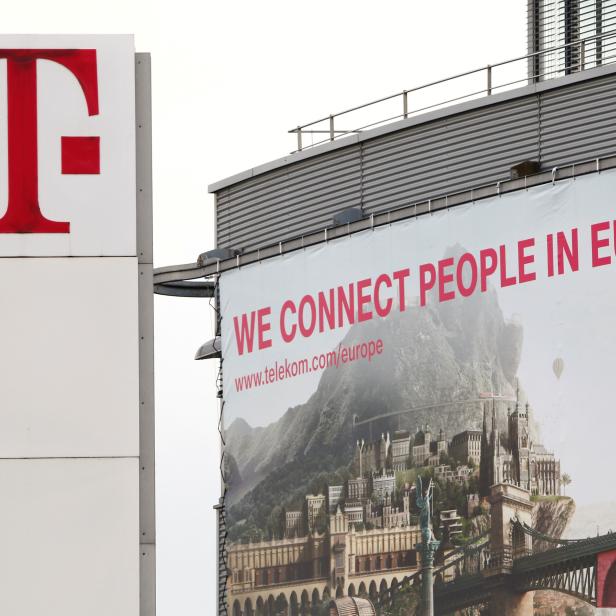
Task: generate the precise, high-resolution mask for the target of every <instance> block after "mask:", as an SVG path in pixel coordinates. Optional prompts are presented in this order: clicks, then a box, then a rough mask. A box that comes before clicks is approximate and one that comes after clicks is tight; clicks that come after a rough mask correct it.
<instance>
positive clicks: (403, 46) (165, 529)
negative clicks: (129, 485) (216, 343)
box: [2, 0, 526, 616]
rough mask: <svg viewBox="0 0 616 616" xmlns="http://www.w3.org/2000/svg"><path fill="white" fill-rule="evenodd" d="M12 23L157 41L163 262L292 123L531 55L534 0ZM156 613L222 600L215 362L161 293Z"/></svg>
mask: <svg viewBox="0 0 616 616" xmlns="http://www.w3.org/2000/svg"><path fill="white" fill-rule="evenodd" d="M2 29H3V30H4V32H5V33H54V32H55V33H127V32H128V33H134V34H135V36H136V46H137V50H138V51H148V52H151V54H152V67H153V108H154V143H153V147H154V260H155V265H157V266H162V265H171V264H176V263H188V262H192V261H194V260H195V259H196V257H197V255H198V254H199V253H200V252H203V251H205V250H207V249H209V248H212V247H213V246H214V238H213V198H212V197H211V196H210V195H208V194H207V185H208V184H209V183H212V182H214V181H217V180H219V179H222V178H224V177H227V176H229V175H232V174H234V173H237V172H239V171H243V170H244V169H247V168H249V167H252V166H254V165H258V164H260V163H264V162H267V161H269V160H271V159H274V158H279V157H281V156H283V155H285V154H288V153H289V152H290V151H291V150H292V149H294V145H295V142H294V139H293V137H292V136H291V135H288V134H287V130H288V129H289V128H291V127H293V126H297V125H298V124H300V123H305V122H308V121H310V120H312V119H316V118H318V117H321V116H323V115H327V114H329V113H332V112H333V113H335V112H336V111H338V110H341V109H344V108H346V107H349V106H353V105H356V104H359V103H363V102H367V101H369V100H372V99H374V98H378V97H380V96H383V95H386V94H390V93H393V92H396V91H400V90H402V89H409V88H412V87H413V86H416V85H420V84H421V83H424V82H428V81H432V80H434V79H438V78H440V77H446V76H449V75H453V74H456V73H459V72H462V71H465V70H467V69H471V68H476V67H478V66H482V65H485V64H488V63H495V62H498V61H500V60H505V59H507V58H510V57H514V56H518V55H523V54H524V53H526V1H525V0H475V1H474V2H471V3H462V2H459V0H441V1H440V2H438V3H427V2H419V1H416V0H407V1H406V2H402V1H398V0H394V1H389V2H378V3H377V2H376V1H372V2H365V1H361V0H354V1H349V0H344V1H332V0H329V1H323V0H312V1H311V2H303V3H302V2H291V1H288V0H287V1H286V2H284V1H276V2H274V1H272V0H260V1H259V2H255V1H253V2H229V1H227V2H222V1H219V2H212V1H207V0H202V1H201V2H186V1H184V0H175V1H173V2H161V1H158V2H157V1H141V2H134V1H131V0H106V1H105V2H102V3H98V4H95V3H87V2H83V1H81V0H54V1H53V2H50V1H43V0H41V1H39V2H32V1H27V0H26V1H24V2H21V3H13V4H12V6H11V7H10V8H8V7H5V10H4V11H3V15H2ZM155 310H156V315H155V316H156V394H157V482H158V484H157V520H158V538H157V540H158V614H159V615H160V616H176V615H178V614H181V615H182V616H193V615H195V616H196V615H199V616H204V615H209V614H213V613H215V572H216V553H215V546H216V544H215V539H216V536H215V517H214V514H213V510H212V506H213V505H214V504H215V503H216V500H217V497H218V492H219V483H218V455H219V450H218V435H217V430H216V426H217V414H218V409H217V404H216V399H215V397H214V379H215V372H214V368H215V367H214V365H213V363H210V364H209V365H206V364H207V362H194V361H193V360H192V357H193V355H194V352H195V350H196V349H197V347H198V346H199V345H200V344H201V343H202V342H203V341H204V340H205V339H207V338H208V337H210V336H211V324H212V318H211V314H210V312H211V311H210V309H209V307H208V305H207V302H206V301H204V300H190V299H184V300H178V299H172V298H157V301H156V304H155Z"/></svg>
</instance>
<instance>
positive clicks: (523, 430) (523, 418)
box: [508, 399, 531, 490]
mask: <svg viewBox="0 0 616 616" xmlns="http://www.w3.org/2000/svg"><path fill="white" fill-rule="evenodd" d="M508 423H509V449H510V451H511V456H512V465H511V466H512V469H511V470H512V479H513V481H514V482H515V483H516V484H517V485H518V486H520V487H521V488H524V489H525V490H530V447H531V444H530V431H529V423H528V404H527V405H526V406H525V407H522V408H521V407H520V401H519V399H518V400H516V403H515V409H514V411H513V413H509V415H508Z"/></svg>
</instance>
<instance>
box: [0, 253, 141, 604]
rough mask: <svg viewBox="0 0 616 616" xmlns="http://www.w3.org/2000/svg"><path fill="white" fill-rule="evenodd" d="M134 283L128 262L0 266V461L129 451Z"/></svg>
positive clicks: (135, 391) (134, 376)
mask: <svg viewBox="0 0 616 616" xmlns="http://www.w3.org/2000/svg"><path fill="white" fill-rule="evenodd" d="M137 278H138V275H137V258H136V257H127V258H111V257H109V258H104V259H98V258H75V259H52V258H50V259H21V258H15V259H0V280H2V296H1V300H0V341H1V346H0V382H1V384H2V404H1V405H0V458H14V457H58V456H61V457H65V456H66V457H79V456H87V457H92V456H127V455H138V454H139V376H138V373H139V372H138V371H139V366H138V361H139V360H138V337H139V334H138V308H137V306H138V304H137V297H138V291H137V283H138V280H137ZM0 613H1V612H0Z"/></svg>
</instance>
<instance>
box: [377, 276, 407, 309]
mask: <svg viewBox="0 0 616 616" xmlns="http://www.w3.org/2000/svg"><path fill="white" fill-rule="evenodd" d="M407 271H408V270H407ZM383 285H385V286H386V287H387V288H388V289H391V278H390V277H389V276H388V275H387V274H381V275H380V276H379V277H378V278H377V279H376V282H375V283H374V309H375V310H376V313H377V314H378V315H379V316H380V317H386V316H387V315H388V314H389V313H390V312H391V307H392V304H393V300H392V299H391V298H388V299H387V301H386V302H385V306H383V305H382V304H381V286H383Z"/></svg>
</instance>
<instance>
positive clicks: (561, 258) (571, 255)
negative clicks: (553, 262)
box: [556, 229, 580, 276]
mask: <svg viewBox="0 0 616 616" xmlns="http://www.w3.org/2000/svg"><path fill="white" fill-rule="evenodd" d="M556 245H557V247H558V273H559V274H560V275H561V276H562V275H563V274H564V273H565V257H567V262H568V263H569V267H570V268H571V271H572V272H577V271H578V270H579V269H580V259H579V251H578V230H577V229H572V230H571V246H569V243H568V242H567V236H566V235H565V234H564V233H563V232H562V231H559V232H558V233H557V234H556Z"/></svg>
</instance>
